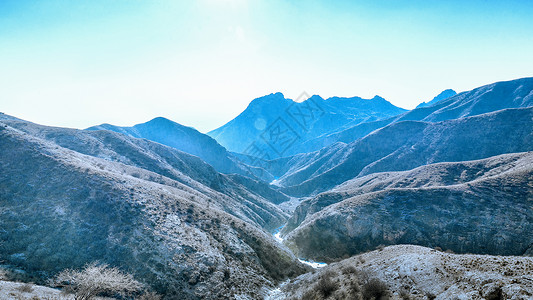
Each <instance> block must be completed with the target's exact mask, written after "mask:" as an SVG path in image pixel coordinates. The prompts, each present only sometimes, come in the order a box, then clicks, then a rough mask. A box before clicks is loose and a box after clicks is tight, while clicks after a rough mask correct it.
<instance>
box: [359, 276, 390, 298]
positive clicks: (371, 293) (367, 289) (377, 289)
mask: <svg viewBox="0 0 533 300" xmlns="http://www.w3.org/2000/svg"><path fill="white" fill-rule="evenodd" d="M363 298H364V299H365V300H370V299H375V300H385V299H389V290H388V287H387V285H386V284H385V283H384V282H383V281H381V280H379V279H378V278H372V279H370V280H369V281H368V282H367V283H366V284H365V285H364V287H363Z"/></svg>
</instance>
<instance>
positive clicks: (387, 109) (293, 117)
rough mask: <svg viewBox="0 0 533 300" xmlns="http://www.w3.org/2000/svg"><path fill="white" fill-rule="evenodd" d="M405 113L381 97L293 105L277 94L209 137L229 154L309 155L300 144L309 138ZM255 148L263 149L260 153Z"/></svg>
mask: <svg viewBox="0 0 533 300" xmlns="http://www.w3.org/2000/svg"><path fill="white" fill-rule="evenodd" d="M404 111H405V110H404V109H402V108H399V107H396V106H394V105H392V104H391V103H389V102H388V101H386V100H385V99H383V98H381V97H379V96H376V97H374V98H372V99H361V98H359V97H353V98H341V97H332V98H328V99H326V100H324V99H323V98H321V97H320V96H313V97H311V98H309V99H307V100H305V101H303V102H294V101H293V100H291V99H287V98H285V97H284V96H283V94H281V93H276V94H270V95H267V96H264V97H261V98H257V99H255V100H253V101H252V102H251V103H250V105H249V106H248V107H247V108H246V109H245V110H244V111H243V112H242V113H241V114H239V115H238V116H237V117H236V118H235V119H233V120H231V121H230V122H228V123H227V124H225V125H223V126H222V127H220V128H218V129H215V130H213V131H211V132H209V133H208V134H209V135H210V136H211V137H213V138H214V139H216V140H217V141H218V142H219V143H220V144H222V145H223V146H224V147H226V148H227V149H228V150H230V151H233V152H240V153H246V154H251V155H254V154H255V155H256V156H258V155H259V156H260V158H265V157H266V156H268V157H269V158H276V157H280V156H283V155H287V154H294V153H301V152H308V149H306V148H305V147H301V145H302V143H304V142H305V141H307V140H309V139H313V138H316V137H318V136H321V135H323V134H326V133H331V132H334V131H338V130H340V129H341V128H343V127H347V126H348V127H349V126H353V125H356V124H358V123H361V122H368V121H373V120H378V119H383V118H388V117H391V116H395V115H398V114H400V113H402V112H404ZM271 129H273V130H274V131H276V132H285V133H286V134H284V135H283V137H281V139H283V143H281V142H280V141H279V139H278V138H277V137H276V138H273V137H272V136H271V134H270V130H271ZM276 136H277V134H276ZM255 147H258V148H260V152H259V153H258V152H257V151H256V150H257V149H255ZM263 152H264V153H263Z"/></svg>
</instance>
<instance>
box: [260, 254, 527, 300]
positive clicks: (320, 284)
mask: <svg viewBox="0 0 533 300" xmlns="http://www.w3.org/2000/svg"><path fill="white" fill-rule="evenodd" d="M532 276H533V258H531V257H518V256H507V257H504V256H489V255H465V254H462V255H460V254H450V253H444V252H441V251H437V250H434V249H430V248H424V247H419V246H412V245H399V246H390V247H386V248H384V249H382V250H378V251H372V252H369V253H365V254H361V255H357V256H354V257H351V258H349V259H345V260H342V261H340V262H338V263H334V264H331V265H329V266H327V267H325V268H322V269H320V270H318V271H316V272H313V273H307V274H304V275H301V276H299V277H298V278H296V279H294V280H291V281H290V282H288V283H285V284H283V285H282V286H281V288H280V289H279V290H278V291H277V293H276V294H273V297H271V298H269V299H270V300H281V299H310V300H314V299H326V298H327V299H371V298H372V297H376V298H375V299H380V297H383V298H381V299H413V300H418V299H420V300H422V299H436V300H447V299H473V300H487V299H489V300H491V299H523V300H526V299H531V295H533V283H532V281H531V277H532ZM328 297H329V298H328Z"/></svg>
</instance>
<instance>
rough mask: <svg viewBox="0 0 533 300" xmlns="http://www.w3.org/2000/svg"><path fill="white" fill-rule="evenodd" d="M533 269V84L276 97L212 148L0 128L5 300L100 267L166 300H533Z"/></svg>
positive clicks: (0, 265) (9, 125) (123, 129)
mask: <svg viewBox="0 0 533 300" xmlns="http://www.w3.org/2000/svg"><path fill="white" fill-rule="evenodd" d="M306 109H307V112H309V109H311V111H312V112H313V113H312V114H311V115H307V116H308V117H309V116H311V118H310V119H306V122H304V123H302V122H303V121H302V120H301V119H297V118H295V116H297V115H298V114H297V113H298V112H299V113H301V112H303V111H305V110H306ZM282 118H284V119H283V120H285V121H283V122H285V123H284V124H286V125H287V126H288V128H292V131H286V132H289V133H290V134H293V135H289V136H288V137H286V138H288V139H289V140H288V141H289V143H291V147H287V148H285V146H283V145H285V144H284V143H283V142H280V141H279V140H275V141H274V140H268V139H267V138H265V136H266V134H270V133H269V131H268V128H270V126H271V125H272V124H276V122H278V120H281V119H282ZM287 118H288V119H287ZM287 120H291V121H290V122H289V121H287ZM295 137H297V138H295ZM292 139H294V140H292ZM285 142H286V141H285ZM250 145H254V147H255V146H257V149H256V150H257V151H256V152H250V151H247V149H249V148H248V147H249V146H250ZM280 147H281V148H280ZM262 149H263V150H264V149H269V150H268V151H262ZM255 155H258V156H255ZM531 256H533V78H522V79H517V80H512V81H506V82H497V83H493V84H489V85H486V86H482V87H479V88H476V89H473V90H471V91H466V92H461V93H459V94H456V93H455V92H453V91H449V90H446V91H445V92H443V93H441V94H439V95H438V96H437V97H435V98H434V99H433V100H432V101H428V102H427V103H426V102H424V103H423V104H421V105H419V106H418V107H417V108H415V109H413V110H409V111H407V110H404V109H401V108H399V107H396V106H394V105H392V104H391V103H390V102H388V101H387V100H385V99H383V98H381V97H379V96H376V97H373V98H371V99H363V98H360V97H351V98H345V97H331V98H328V99H323V98H322V97H320V96H317V95H315V96H312V97H309V98H308V99H305V100H304V101H293V100H291V99H287V98H285V96H284V95H283V94H281V93H275V94H270V95H267V96H264V97H260V98H257V99H255V100H253V101H252V102H251V103H250V104H249V106H248V107H247V108H246V109H245V110H244V111H243V113H241V114H240V115H238V116H237V117H236V118H235V119H233V120H231V121H229V122H228V123H227V124H225V125H223V126H221V127H220V128H218V129H215V130H213V131H211V132H209V133H208V134H203V133H201V132H199V131H197V130H195V129H194V128H191V127H187V126H183V125H181V124H179V123H176V122H173V121H171V120H169V119H165V118H161V117H158V118H155V119H152V120H150V121H148V122H146V123H141V124H137V125H134V126H115V125H110V124H102V125H96V126H92V127H89V128H87V129H85V130H80V129H70V128H63V127H51V126H44V125H39V124H35V123H32V122H30V121H26V120H22V119H18V118H17V117H15V116H9V115H6V114H0V271H2V272H3V273H0V275H2V274H4V275H2V276H0V280H4V282H5V283H4V284H3V285H0V295H3V294H1V293H2V289H3V288H2V287H3V286H5V289H9V293H15V294H17V291H18V290H17V288H18V284H16V283H13V282H14V281H21V282H32V284H38V285H41V286H49V287H50V286H51V284H50V281H49V280H50V278H54V276H56V275H57V274H58V273H59V272H61V271H63V270H65V269H81V268H83V267H84V266H86V265H87V264H90V263H93V262H100V263H104V264H108V265H110V266H113V267H117V268H119V269H121V270H123V271H124V272H127V273H128V274H131V275H132V276H133V277H134V278H135V279H136V280H138V281H139V282H141V283H142V284H143V285H144V286H145V287H146V289H147V291H153V292H154V293H157V294H159V295H160V296H162V297H163V298H164V299H389V298H390V299H453V297H456V298H457V299H530V297H532V296H533V285H532V283H533V259H532V258H531ZM54 287H55V288H64V287H60V286H54ZM35 290H36V291H42V293H44V294H48V295H56V294H57V293H56V291H57V289H54V290H50V289H46V288H45V287H37V286H36V287H35ZM6 293H7V292H6ZM21 295H22V294H21ZM103 296H110V297H115V296H116V295H103ZM140 296H141V295H140V294H135V295H128V296H127V297H123V296H121V297H122V299H126V298H128V297H129V298H132V297H140ZM20 297H23V296H20ZM58 297H61V296H58ZM65 297H70V296H65ZM117 297H118V296H117ZM119 298H120V297H119ZM129 298H128V299H129Z"/></svg>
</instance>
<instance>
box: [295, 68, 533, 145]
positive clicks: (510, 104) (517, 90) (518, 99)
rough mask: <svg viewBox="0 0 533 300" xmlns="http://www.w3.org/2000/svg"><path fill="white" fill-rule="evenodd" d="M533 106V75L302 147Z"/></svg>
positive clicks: (316, 140)
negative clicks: (414, 124) (396, 126)
mask: <svg viewBox="0 0 533 300" xmlns="http://www.w3.org/2000/svg"><path fill="white" fill-rule="evenodd" d="M530 106H533V78H532V77H529V78H521V79H516V80H511V81H502V82H496V83H492V84H489V85H485V86H482V87H479V88H476V89H473V90H471V91H468V92H463V93H460V94H458V95H455V96H453V97H450V98H447V99H444V100H441V101H438V102H437V103H435V104H433V105H431V106H428V107H419V108H416V109H413V110H411V111H408V112H405V113H403V114H400V115H398V116H395V117H391V118H388V119H385V120H379V121H372V122H364V123H360V124H357V125H355V126H352V127H350V128H347V129H345V130H343V131H339V132H334V133H330V134H325V135H323V136H319V137H317V138H314V139H311V140H308V141H306V142H305V143H304V145H303V146H302V147H303V148H305V149H308V150H309V151H316V150H319V149H321V148H323V147H327V146H329V145H331V144H334V143H337V142H343V143H351V142H353V141H355V140H357V139H360V138H362V137H364V136H365V135H367V134H369V133H371V132H372V131H374V130H377V129H379V128H382V127H384V126H387V125H389V124H392V123H395V122H401V121H407V120H410V121H424V122H437V121H444V120H450V119H458V118H464V117H469V116H476V115H480V114H484V113H488V112H493V111H497V110H501V109H506V108H520V107H530Z"/></svg>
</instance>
